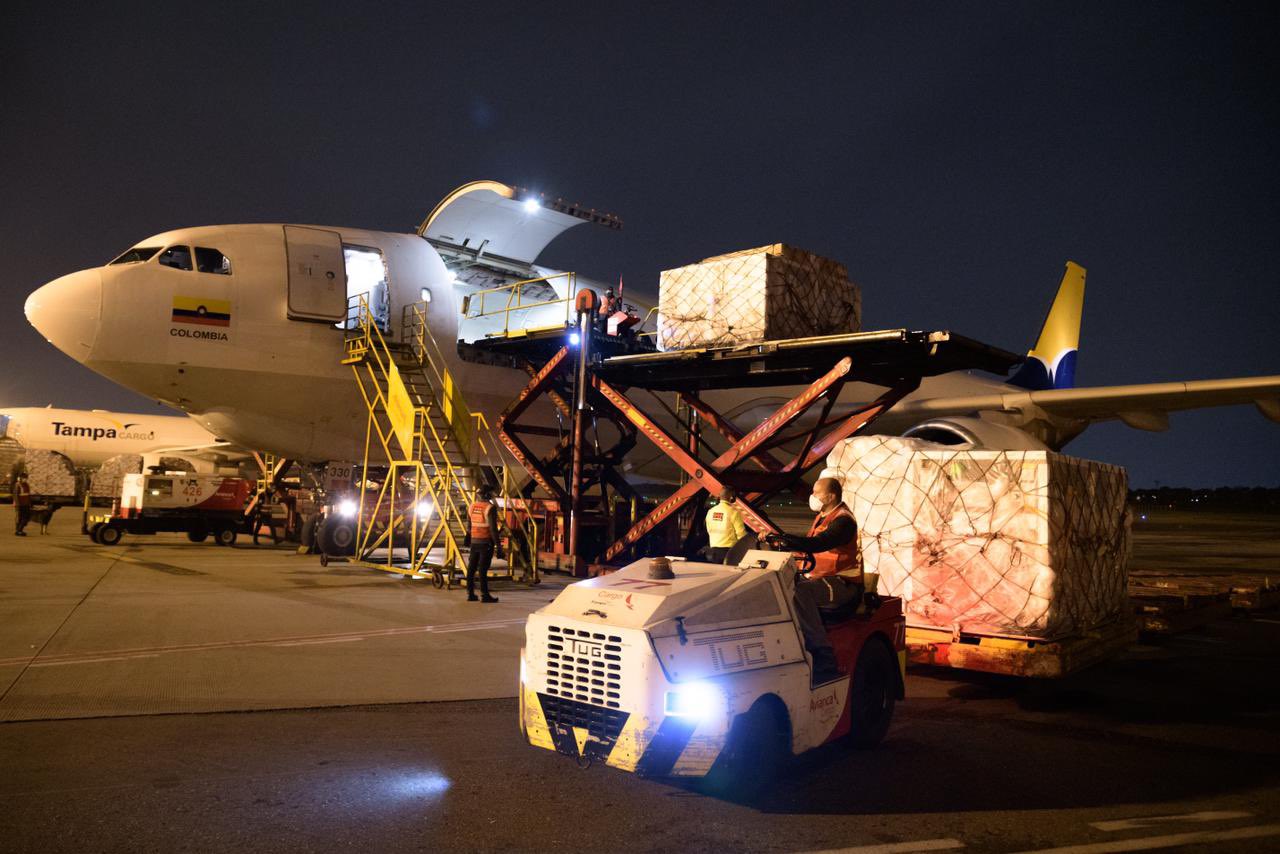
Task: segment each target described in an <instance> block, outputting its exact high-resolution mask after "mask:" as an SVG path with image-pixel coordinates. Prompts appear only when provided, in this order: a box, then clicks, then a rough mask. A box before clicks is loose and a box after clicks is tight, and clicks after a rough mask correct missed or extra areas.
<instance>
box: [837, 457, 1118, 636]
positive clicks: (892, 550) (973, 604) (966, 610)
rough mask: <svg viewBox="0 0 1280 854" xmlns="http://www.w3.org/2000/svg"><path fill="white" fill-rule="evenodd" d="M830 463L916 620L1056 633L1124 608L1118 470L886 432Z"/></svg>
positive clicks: (884, 572) (869, 547) (870, 546)
mask: <svg viewBox="0 0 1280 854" xmlns="http://www.w3.org/2000/svg"><path fill="white" fill-rule="evenodd" d="M827 464H828V466H829V469H828V472H827V473H828V474H831V475H833V476H836V477H838V478H839V479H840V480H841V482H842V484H843V488H844V498H845V503H846V504H848V505H849V507H850V508H851V509H852V510H853V514H854V517H855V518H856V519H857V521H858V527H859V538H860V545H861V547H862V552H863V558H864V561H865V566H866V569H867V571H868V572H878V573H879V574H880V580H879V584H880V591H881V592H883V593H887V594H889V595H894V596H901V597H903V599H905V600H906V603H907V604H906V611H907V623H908V625H913V626H926V627H937V628H946V629H951V630H953V631H961V632H971V633H977V634H996V635H1005V636H1012V637H1022V638H1037V639H1053V638H1062V637H1067V636H1070V635H1073V634H1076V633H1079V632H1084V631H1088V630H1090V629H1092V628H1094V627H1097V626H1099V625H1102V624H1104V623H1106V622H1108V621H1110V620H1112V619H1114V618H1116V617H1120V616H1121V615H1123V614H1125V613H1127V611H1128V599H1127V594H1126V587H1127V583H1128V558H1129V550H1130V532H1129V527H1130V525H1129V519H1128V516H1127V511H1126V496H1127V488H1128V483H1127V477H1126V475H1125V471H1124V469H1122V468H1120V467H1118V466H1113V465H1108V464H1106V463H1098V462H1093V461H1090V460H1082V459H1077V458H1074V457H1068V456H1066V455H1064V454H1058V453H1054V452H1052V451H984V450H964V449H961V448H951V447H948V446H944V445H936V444H933V443H930V442H921V441H918V440H913V439H902V438H897V437H886V436H866V437H858V438H854V439H848V440H846V441H844V442H842V443H841V444H840V445H838V446H837V447H836V448H835V450H834V451H832V453H831V455H830V456H829V457H828V459H827Z"/></svg>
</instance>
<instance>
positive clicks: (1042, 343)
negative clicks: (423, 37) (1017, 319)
mask: <svg viewBox="0 0 1280 854" xmlns="http://www.w3.org/2000/svg"><path fill="white" fill-rule="evenodd" d="M584 222H593V223H597V224H601V225H604V226H606V227H615V228H616V227H617V226H618V225H619V223H618V221H617V220H616V219H615V218H614V217H612V216H609V215H605V214H600V213H597V212H596V211H594V210H585V209H582V208H580V207H578V206H576V205H570V204H568V203H566V202H564V201H562V200H547V199H545V198H542V197H538V196H533V195H531V194H528V193H525V192H523V191H519V190H517V189H516V188H514V187H510V186H507V185H505V184H501V183H498V182H495V181H477V182H473V183H470V184H466V185H464V186H462V187H459V188H458V189H457V190H455V191H453V192H452V193H450V194H449V195H448V196H446V197H445V198H444V199H443V200H442V201H441V202H440V203H439V204H438V205H437V206H436V207H435V209H434V210H433V211H432V212H431V214H430V215H429V216H428V217H427V219H426V220H425V221H424V222H423V223H422V224H421V225H420V226H419V227H418V229H417V231H416V233H406V234H398V233H389V232H382V231H367V230H364V229H355V228H345V227H343V228H339V227H331V226H311V225H287V224H280V223H274V224H259V225H215V226H204V227H199V228H183V229H177V230H174V231H167V232H164V233H162V234H157V235H155V236H154V237H149V238H147V239H145V240H142V241H139V242H138V243H137V244H136V245H135V246H133V247H132V248H130V249H129V250H128V251H127V252H125V253H124V254H122V255H121V256H119V257H118V258H116V259H115V260H113V261H111V262H109V263H107V264H105V265H104V266H101V267H96V268H93V269H89V270H82V271H79V272H76V273H71V274H69V275H66V276H63V277H61V278H59V279H56V280H54V281H52V282H50V283H48V284H46V285H44V286H43V287H41V288H40V289H38V290H37V291H35V292H34V293H33V294H31V296H30V297H29V298H28V299H27V303H26V315H27V319H28V320H29V321H30V322H31V324H32V325H33V326H35V327H36V329H38V330H39V331H40V332H41V333H42V334H43V335H44V336H45V338H47V339H48V340H49V341H50V342H51V343H52V344H53V345H54V346H55V347H57V348H58V349H60V350H62V351H63V352H64V353H66V354H67V355H69V356H71V357H72V358H73V359H75V360H77V361H79V362H81V363H82V364H84V365H86V366H88V367H89V368H91V369H92V370H94V371H96V372H98V373H100V374H102V375H103V376H105V377H108V378H109V379H111V380H114V381H115V382H117V383H119V384H121V385H123V386H125V387H127V388H130V389H133V390H134V391H137V392H140V393H142V394H145V395H147V396H149V397H152V398H154V399H156V400H158V401H160V402H162V403H165V404H167V405H169V406H172V407H174V408H177V409H180V410H182V411H184V412H187V413H188V414H190V415H191V416H192V417H193V418H195V419H196V420H197V421H198V422H199V423H200V424H201V425H202V426H203V427H204V428H205V429H207V430H208V431H210V432H211V433H213V434H214V435H216V436H219V437H222V438H223V439H225V440H229V441H231V442H234V443H236V444H237V445H240V446H242V447H248V448H263V449H270V450H272V451H275V452H277V453H280V454H283V455H285V456H289V457H292V458H295V459H300V460H308V461H317V462H320V461H330V460H355V459H359V458H361V455H362V448H363V441H364V435H365V419H366V416H367V412H366V408H365V406H364V403H363V402H362V400H361V398H360V395H359V393H358V391H357V389H356V385H355V382H354V380H353V378H352V375H351V372H350V369H349V368H347V367H344V366H342V365H341V364H340V358H341V354H342V350H343V344H342V339H343V329H342V327H343V326H344V325H345V323H346V322H347V321H346V317H347V310H348V309H347V301H348V298H349V297H350V296H351V295H355V294H361V293H367V294H369V295H370V301H371V304H372V306H373V307H374V308H373V310H374V313H375V314H376V315H377V317H378V318H379V319H380V321H381V322H382V323H383V324H384V325H385V326H386V328H387V334H388V335H389V336H390V337H391V338H393V339H394V338H395V337H396V335H397V334H398V332H399V330H398V329H397V328H396V327H397V326H398V318H399V317H400V314H401V310H402V308H403V307H404V306H406V305H408V304H412V303H418V302H422V301H427V302H428V303H429V310H428V323H429V325H430V328H431V332H432V333H433V335H434V336H435V338H436V340H437V341H439V342H443V343H444V344H445V347H444V349H445V350H446V356H445V358H446V359H447V361H448V364H447V368H448V370H449V371H450V372H451V373H452V374H453V376H454V377H455V378H457V381H458V384H459V386H460V387H461V388H462V390H463V393H464V395H465V397H466V399H467V402H468V404H469V405H470V406H471V408H472V409H475V410H479V411H482V412H484V413H485V415H486V416H487V417H488V418H489V421H490V423H494V422H495V420H496V417H497V416H498V414H499V413H500V412H501V411H502V410H503V409H504V408H505V407H506V406H507V405H508V404H509V403H510V401H511V400H512V399H513V398H514V396H515V395H516V394H517V393H518V391H519V390H520V388H521V387H523V385H524V384H525V383H526V382H527V377H525V376H523V375H522V374H521V373H520V372H518V371H514V370H510V369H508V368H502V367H493V366H486V365H482V364H475V363H472V362H467V361H464V360H463V359H462V358H461V357H459V356H458V355H457V354H456V353H454V352H452V348H451V347H450V346H449V345H448V342H453V341H457V340H459V339H460V338H467V337H468V336H470V338H472V339H474V338H475V337H478V336H481V335H483V334H484V332H485V331H486V330H485V329H483V328H480V329H475V328H468V325H467V324H468V321H463V322H461V323H460V320H461V315H462V311H463V307H464V305H466V304H467V302H468V297H470V296H472V295H474V294H476V292H478V291H481V290H484V289H487V288H492V287H496V286H499V285H503V284H507V283H511V282H516V281H521V280H526V279H532V278H537V277H544V276H552V275H554V274H556V273H557V272H559V271H555V270H550V269H548V268H546V267H542V266H540V265H538V264H537V263H536V262H537V259H538V257H539V255H541V253H542V251H543V250H544V248H545V247H546V246H547V245H548V244H549V243H550V242H551V241H552V240H554V239H555V238H556V237H557V236H558V235H560V234H562V233H563V232H564V231H566V230H567V229H569V228H572V227H574V226H577V225H580V224H582V223H584ZM559 281H560V282H561V284H559V285H556V284H555V280H553V281H551V282H548V287H554V288H559V289H560V290H558V291H557V296H558V297H560V298H566V297H569V296H571V295H570V294H569V293H567V290H566V289H565V286H564V284H563V283H564V282H565V281H566V280H565V279H561V280H559ZM577 281H578V285H579V286H582V285H591V283H589V282H586V281H585V280H583V279H581V278H579V279H578V280H577ZM1084 283H1085V271H1084V269H1083V268H1081V267H1079V266H1078V265H1076V264H1074V263H1068V265H1067V269H1066V274H1065V276H1064V277H1063V280H1062V284H1061V286H1060V288H1059V292H1058V295H1057V297H1056V299H1055V301H1054V303H1053V307H1052V309H1051V311H1050V313H1049V316H1048V319H1047V320H1046V322H1045V325H1044V328H1043V330H1042V332H1041V335H1040V338H1039V340H1038V341H1037V342H1036V344H1035V346H1034V347H1033V348H1032V350H1031V351H1030V353H1028V355H1027V358H1026V360H1025V361H1024V362H1023V364H1022V365H1021V367H1020V368H1019V369H1018V370H1017V371H1016V372H1015V373H1014V374H1013V376H1011V377H1009V378H1001V377H994V376H984V375H980V374H976V373H967V372H957V373H950V374H943V375H940V376H936V377H931V378H926V379H925V380H924V381H923V382H922V383H921V384H920V387H919V388H918V389H917V390H916V391H915V392H914V393H912V394H911V395H909V396H907V397H905V398H904V399H903V400H901V401H900V402H899V403H898V404H897V405H896V406H894V407H893V409H892V410H891V411H889V412H888V413H886V414H885V415H884V416H882V417H881V418H880V419H879V420H878V421H877V422H876V423H875V428H876V431H877V432H882V433H892V434H905V435H910V436H915V437H918V438H922V439H928V440H931V441H935V442H942V443H946V444H953V445H959V444H968V445H971V446H974V447H981V448H990V449H1005V450H1020V449H1043V448H1051V449H1055V450H1057V449H1060V448H1061V447H1062V446H1063V445H1064V444H1066V443H1067V442H1069V441H1070V440H1071V439H1072V438H1074V437H1075V436H1077V435H1079V434H1080V433H1081V432H1082V431H1083V430H1084V429H1085V428H1086V427H1088V426H1089V425H1090V424H1091V423H1093V422H1095V421H1103V420H1113V419H1119V420H1121V421H1123V422H1124V423H1126V424H1128V425H1129V426H1131V427H1135V428H1138V429H1143V430H1164V429H1166V428H1167V427H1168V413H1169V412H1172V411H1175V410H1181V409H1191V408H1197V407H1206V406H1226V405H1232V404H1247V403H1253V404H1256V405H1257V406H1258V408H1259V409H1260V410H1261V412H1262V413H1263V414H1264V415H1265V416H1266V417H1268V418H1270V419H1272V420H1274V421H1278V422H1280V376H1264V377H1250V378H1243V379H1214V380H1199V381H1189V382H1165V383H1155V384H1146V385H1125V386H1101V387H1093V388H1077V387H1074V374H1075V365H1076V352H1077V348H1078V346H1079V329H1080V314H1081V307H1082V304H1083V299H1084ZM594 286H595V287H596V288H598V289H601V290H602V289H603V288H602V286H600V285H598V284H596V285H594ZM630 295H631V294H630V292H629V293H628V296H630ZM543 310H546V309H532V310H530V311H531V312H536V311H543ZM551 310H552V311H557V310H558V311H560V312H561V313H562V314H563V312H564V309H563V308H552V309H551ZM393 318H394V319H396V321H397V322H394V323H393V322H392V319H393ZM535 320H536V319H535V318H533V317H532V315H531V314H530V315H528V316H523V317H521V316H516V317H513V318H512V319H511V323H512V326H515V327H518V326H519V325H520V324H521V323H525V324H526V325H529V326H538V325H545V322H544V321H545V318H543V319H542V320H541V321H539V322H535ZM881 391H882V390H881V389H877V388H875V387H872V386H866V385H858V384H853V383H850V384H849V385H847V386H846V387H845V389H844V391H843V392H842V394H841V400H840V404H841V408H844V406H845V404H848V406H849V408H852V407H853V406H854V405H856V404H858V403H862V402H864V401H869V400H872V399H874V398H875V397H877V396H878V395H879V394H880V393H881ZM737 394H738V397H737V398H731V399H726V398H725V397H719V398H717V399H716V400H715V401H714V404H715V405H716V407H717V409H719V410H720V411H721V412H725V413H727V414H730V415H731V416H732V415H735V414H736V415H737V416H741V417H743V419H744V420H746V421H749V420H751V416H752V413H753V411H759V410H761V409H763V408H764V407H765V406H766V405H767V404H769V403H771V402H774V401H775V400H776V401H777V402H781V401H782V400H784V399H785V398H786V397H789V396H790V395H784V393H783V390H782V389H778V390H777V391H776V396H775V397H773V398H770V397H763V398H762V397H761V396H760V392H759V390H751V391H743V392H739V393H737Z"/></svg>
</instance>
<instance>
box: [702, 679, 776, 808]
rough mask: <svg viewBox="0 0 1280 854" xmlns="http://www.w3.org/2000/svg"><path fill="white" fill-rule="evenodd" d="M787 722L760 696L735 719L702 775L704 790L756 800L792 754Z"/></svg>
mask: <svg viewBox="0 0 1280 854" xmlns="http://www.w3.org/2000/svg"><path fill="white" fill-rule="evenodd" d="M789 742H790V739H789V738H788V734H787V726H786V722H785V720H784V719H783V713H781V712H780V711H779V710H778V709H777V707H776V705H775V704H774V703H773V702H771V701H770V700H768V699H767V698H761V699H759V700H757V701H756V702H755V704H754V705H753V706H752V707H751V708H750V709H748V710H747V712H746V714H742V715H738V716H737V717H735V718H734V719H733V724H732V726H730V728H729V737H728V739H727V741H726V743H725V747H724V750H722V751H720V755H719V756H718V757H716V761H715V764H713V765H712V766H711V770H710V771H708V772H707V776H705V777H703V778H702V789H703V790H705V791H706V792H708V793H709V794H712V795H717V796H722V797H728V798H729V799H730V800H735V801H753V800H755V799H756V798H758V797H759V796H760V794H761V793H762V792H763V791H764V790H765V788H766V787H768V786H772V785H773V784H774V783H775V782H776V780H777V778H778V775H779V774H781V772H782V770H783V768H784V766H785V764H786V761H787V758H788V757H789V756H790V754H791V746H790V743H789Z"/></svg>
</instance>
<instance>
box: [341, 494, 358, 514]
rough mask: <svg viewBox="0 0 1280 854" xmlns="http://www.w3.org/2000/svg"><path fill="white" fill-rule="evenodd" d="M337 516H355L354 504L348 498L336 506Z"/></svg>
mask: <svg viewBox="0 0 1280 854" xmlns="http://www.w3.org/2000/svg"><path fill="white" fill-rule="evenodd" d="M338 514H339V515H341V516H354V515H356V503H355V502H354V501H352V500H351V499H350V498H348V499H347V500H346V501H344V502H342V503H341V504H339V505H338Z"/></svg>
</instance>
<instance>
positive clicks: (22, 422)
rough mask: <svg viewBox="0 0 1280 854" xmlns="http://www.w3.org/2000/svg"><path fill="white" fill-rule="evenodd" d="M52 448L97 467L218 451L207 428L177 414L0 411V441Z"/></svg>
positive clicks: (37, 448)
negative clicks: (117, 460) (130, 457)
mask: <svg viewBox="0 0 1280 854" xmlns="http://www.w3.org/2000/svg"><path fill="white" fill-rule="evenodd" d="M6 440H7V441H12V442H16V443H17V444H18V445H20V446H21V447H22V448H23V449H25V450H33V451H53V452H55V453H58V454H62V455H63V456H64V457H66V458H67V459H69V460H70V461H71V463H72V464H73V465H75V466H97V465H101V464H102V463H104V462H106V461H107V460H109V459H111V458H112V457H117V456H120V455H121V454H139V455H141V454H157V453H162V452H165V451H169V452H173V453H177V452H179V451H193V450H199V451H201V452H202V453H211V452H214V451H215V450H218V449H224V447H225V445H226V443H225V442H220V441H219V440H218V439H217V438H216V437H214V436H213V435H212V434H210V433H209V431H208V430H206V429H204V428H203V427H201V426H200V425H199V424H197V423H195V422H194V421H192V420H191V419H190V418H187V417H186V416H183V415H139V414H137V413H131V412H108V411H106V410H105V409H93V410H88V411H86V410H83V409H55V408H54V407H52V406H45V407H37V406H19V407H11V408H8V409H3V410H0V442H5V441H6Z"/></svg>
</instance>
